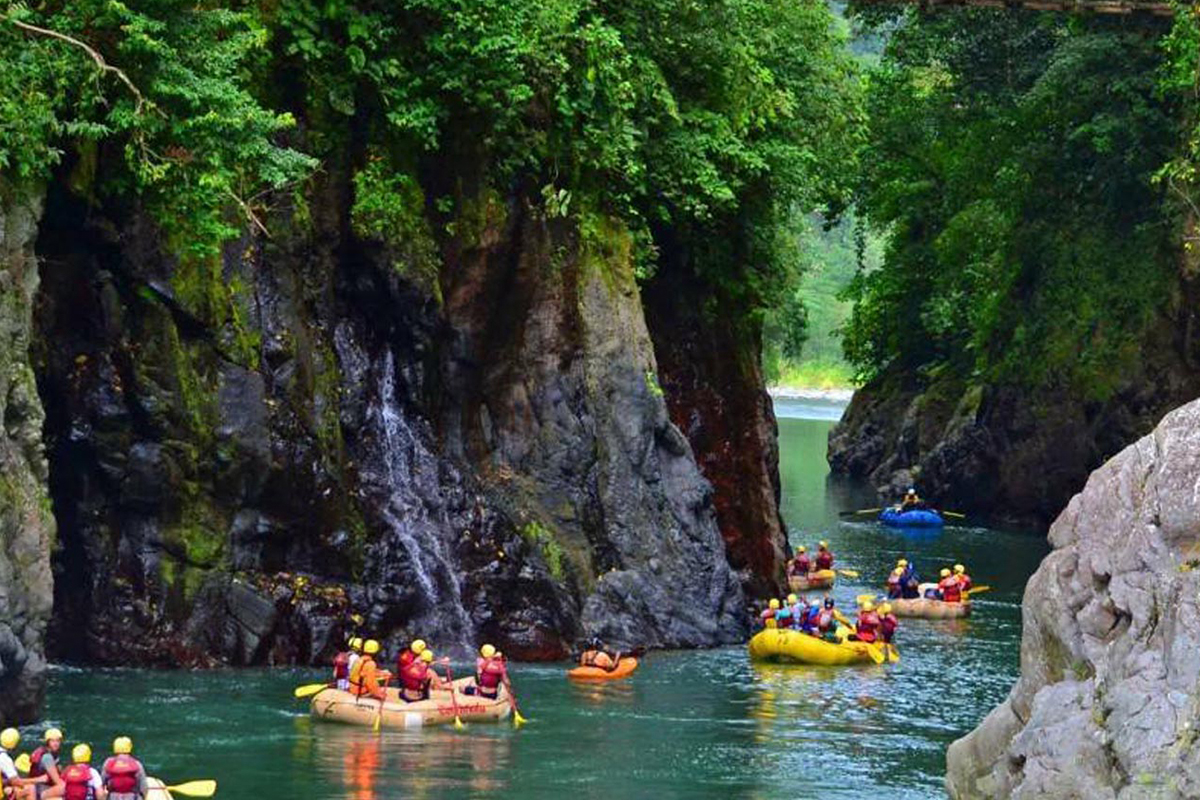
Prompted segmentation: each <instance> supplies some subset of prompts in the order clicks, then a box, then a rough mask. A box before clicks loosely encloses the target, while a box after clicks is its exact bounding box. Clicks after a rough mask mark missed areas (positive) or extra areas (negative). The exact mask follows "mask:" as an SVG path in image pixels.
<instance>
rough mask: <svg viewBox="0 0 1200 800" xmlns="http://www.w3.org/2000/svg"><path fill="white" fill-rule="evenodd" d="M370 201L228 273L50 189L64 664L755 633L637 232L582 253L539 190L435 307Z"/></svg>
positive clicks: (49, 289) (52, 423) (281, 218)
mask: <svg viewBox="0 0 1200 800" xmlns="http://www.w3.org/2000/svg"><path fill="white" fill-rule="evenodd" d="M348 186H349V181H348V179H347V178H346V177H345V175H344V174H341V173H339V172H338V171H337V170H336V169H334V170H331V173H330V175H329V176H328V178H327V180H324V181H322V182H320V184H319V185H318V186H317V187H316V188H315V189H314V190H313V196H312V197H310V198H309V201H310V205H309V209H308V216H307V218H306V221H305V223H304V225H300V224H297V223H296V220H295V217H294V215H292V214H291V212H290V209H289V208H288V207H287V206H286V204H281V206H280V207H279V208H278V209H277V212H276V214H275V216H274V218H272V219H271V220H269V224H270V228H271V230H272V237H271V238H270V239H267V238H266V237H265V236H261V235H257V234H253V233H247V234H246V236H245V237H244V238H243V239H241V240H239V241H236V242H233V243H231V244H230V245H229V246H228V247H227V248H226V250H225V254H224V258H223V260H222V261H221V263H220V265H219V267H217V268H215V269H214V268H211V267H204V266H201V265H196V264H191V263H187V262H179V261H177V260H175V259H173V258H170V257H168V256H166V255H164V254H163V252H162V249H161V247H160V246H159V242H160V240H161V236H160V234H159V233H158V232H157V231H156V230H155V229H154V227H153V226H152V225H150V224H149V223H148V222H147V221H146V220H145V219H144V218H143V217H142V216H141V215H140V214H138V213H136V211H135V212H133V213H130V214H127V215H124V216H114V217H112V218H107V217H103V216H100V215H98V214H97V213H96V211H95V210H94V209H87V208H86V207H85V205H84V204H83V203H82V202H80V201H79V200H77V199H75V198H73V197H71V196H70V195H69V194H68V193H67V192H66V191H65V189H62V188H61V187H60V188H59V189H58V190H57V191H55V192H53V193H52V194H51V196H50V200H49V204H48V212H47V214H46V220H45V222H44V223H43V225H42V229H41V232H40V237H39V242H38V247H39V250H40V251H41V255H42V256H43V258H44V265H46V266H44V267H43V277H44V284H43V287H42V290H41V292H40V294H39V301H38V314H37V331H38V342H37V344H36V346H35V348H34V349H35V355H36V359H35V361H36V365H37V373H38V384H39V389H40V392H41V395H42V397H43V398H44V402H45V405H46V408H47V424H46V436H47V442H48V447H49V454H50V487H51V493H52V496H53V498H54V510H55V513H56V515H57V518H58V520H59V525H60V541H61V543H62V547H61V548H60V550H59V551H58V553H57V555H56V557H55V561H54V570H55V574H56V576H57V578H58V581H57V584H56V585H57V587H58V588H57V593H56V598H55V600H56V614H55V622H54V626H53V628H52V631H51V634H50V643H51V649H52V652H53V653H54V654H55V655H56V656H57V657H60V658H65V659H69V660H76V661H82V662H88V663H102V664H145V665H196V666H204V665H209V664H217V663H231V664H251V663H289V662H302V663H306V662H318V661H321V660H324V659H326V658H328V657H329V656H330V655H331V654H332V652H333V650H334V649H335V648H336V647H337V646H338V645H339V644H340V643H341V641H343V640H344V638H345V636H347V635H348V634H349V633H350V632H351V631H354V630H359V629H361V630H363V631H368V632H370V633H371V634H373V635H376V636H378V637H379V638H381V639H384V640H385V643H386V646H387V647H388V648H395V647H396V646H398V645H399V644H400V643H401V642H403V641H406V640H407V639H408V638H410V637H412V636H415V635H421V636H423V637H425V638H427V639H429V640H431V641H432V642H433V643H434V644H435V646H437V647H439V648H441V649H446V648H451V649H454V648H465V647H467V646H470V645H473V644H475V643H477V642H478V641H480V640H489V641H493V642H494V643H495V644H496V645H497V646H499V647H501V648H502V649H504V650H505V651H506V653H507V654H508V655H509V656H510V657H514V658H534V659H545V658H558V657H561V656H563V655H564V654H566V653H567V652H568V651H569V649H570V648H571V647H572V645H573V644H574V643H575V642H576V641H577V640H578V639H579V638H580V637H582V636H584V635H587V634H592V633H599V634H601V635H604V636H607V637H610V638H611V639H612V640H613V642H614V644H617V645H623V646H630V645H635V644H645V645H650V646H685V647H687V646H704V645H711V644H716V643H720V642H725V641H732V640H734V639H735V638H737V637H739V636H740V635H741V634H742V632H743V626H744V624H745V623H744V614H743V600H742V593H741V588H740V586H739V584H738V581H737V580H736V578H735V577H734V574H733V572H732V571H731V570H730V568H729V565H728V562H727V561H726V559H725V550H724V544H723V542H722V539H721V536H720V533H719V530H718V528H717V524H716V518H715V516H714V510H713V502H712V489H711V487H710V485H709V484H708V482H707V481H705V480H704V478H703V477H702V476H701V474H700V472H699V470H698V469H697V468H696V464H695V461H694V459H693V456H692V452H691V449H690V447H689V445H688V442H687V440H686V439H685V438H684V437H683V435H682V434H681V433H680V432H679V430H678V429H676V428H675V426H674V425H673V424H672V423H671V420H670V418H669V415H668V413H667V408H666V404H665V402H664V400H663V398H662V395H661V392H659V391H656V389H657V387H656V385H655V383H654V381H653V376H654V374H655V372H656V369H657V367H656V365H655V362H654V353H653V350H652V348H651V346H650V341H649V337H648V334H647V333H646V328H645V322H644V320H643V316H642V310H641V304H640V298H639V296H638V291H637V287H636V284H635V282H634V280H633V277H632V266H631V262H630V253H629V248H628V241H627V234H625V233H624V232H623V231H621V230H619V229H618V228H616V227H613V228H612V229H611V230H608V229H605V230H606V235H605V236H604V237H602V243H601V244H600V245H595V246H593V245H589V246H586V247H585V246H584V245H583V244H581V242H580V240H579V237H578V235H577V232H576V231H575V230H574V228H573V226H572V225H570V224H567V223H566V222H565V221H559V222H558V223H556V224H550V223H548V222H547V221H546V220H545V219H543V218H541V217H540V216H538V215H537V214H536V213H534V212H532V211H531V210H530V207H529V206H527V205H526V204H525V203H524V202H523V201H522V200H520V199H519V198H507V199H505V198H498V197H494V196H491V195H485V196H484V198H483V199H479V198H474V197H463V198H459V203H460V206H462V207H463V208H468V209H469V210H470V211H471V214H472V216H471V219H470V220H466V221H464V222H463V223H462V225H461V226H460V230H461V231H462V232H461V233H459V234H458V235H457V236H454V237H446V238H444V239H443V240H441V241H439V243H438V248H439V250H438V253H439V256H438V260H439V263H440V268H439V269H440V272H441V277H440V278H439V279H438V280H437V283H438V284H440V285H438V286H431V285H430V283H429V281H428V279H427V277H422V276H423V275H425V272H426V271H427V270H426V271H423V267H422V265H419V264H416V263H412V262H411V260H405V259H406V258H407V257H406V256H403V255H400V256H398V255H397V254H396V253H394V252H392V251H390V250H389V249H388V248H387V247H384V246H382V245H379V244H378V243H372V242H363V241H359V240H358V239H357V238H356V237H355V236H354V234H353V233H352V232H351V231H350V230H349V229H348V223H347V220H346V217H345V214H344V209H345V208H347V207H348V202H349V200H348V197H347V193H348V192H349V188H348ZM481 207H482V208H483V211H482V212H479V209H480V208H481ZM463 213H464V214H466V212H463ZM467 222H470V223H471V225H470V228H469V229H468V225H467ZM447 227H449V226H441V228H447ZM50 264H52V265H53V268H50V267H49V266H48V265H50ZM425 266H427V265H425ZM206 269H207V270H208V271H207V272H206V271H205V270H206ZM0 644H2V643H0ZM0 657H3V653H2V652H0Z"/></svg>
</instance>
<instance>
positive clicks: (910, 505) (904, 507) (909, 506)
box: [900, 486, 929, 514]
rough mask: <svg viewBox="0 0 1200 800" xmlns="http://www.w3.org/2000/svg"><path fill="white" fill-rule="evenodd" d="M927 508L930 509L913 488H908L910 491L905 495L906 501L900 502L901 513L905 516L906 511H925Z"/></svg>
mask: <svg viewBox="0 0 1200 800" xmlns="http://www.w3.org/2000/svg"><path fill="white" fill-rule="evenodd" d="M927 508H929V504H928V503H926V502H925V501H924V500H922V499H921V496H920V495H919V494H917V490H916V489H915V488H914V487H912V486H910V487H908V491H907V492H905V493H904V499H903V500H901V501H900V513H901V514H903V513H904V512H905V511H924V510H925V509H927Z"/></svg>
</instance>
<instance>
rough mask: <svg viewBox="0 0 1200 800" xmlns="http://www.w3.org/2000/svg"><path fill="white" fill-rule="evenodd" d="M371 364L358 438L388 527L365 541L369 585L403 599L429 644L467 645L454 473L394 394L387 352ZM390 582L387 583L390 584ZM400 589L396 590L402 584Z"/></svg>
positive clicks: (386, 597)
mask: <svg viewBox="0 0 1200 800" xmlns="http://www.w3.org/2000/svg"><path fill="white" fill-rule="evenodd" d="M381 362H382V363H378V362H377V363H376V364H374V365H373V368H372V369H371V372H372V373H374V380H373V381H372V383H373V386H372V387H371V388H372V391H371V396H370V399H369V400H368V407H367V415H366V427H367V429H366V430H365V431H364V432H363V433H364V437H363V438H364V442H365V443H366V444H367V448H368V453H367V455H368V456H369V458H368V459H367V460H366V461H365V463H364V464H363V468H362V473H361V474H362V477H363V482H364V484H365V485H366V487H367V490H368V493H369V498H370V501H371V503H372V508H371V511H372V512H374V513H377V514H378V515H379V520H380V521H381V522H382V523H383V524H384V525H385V526H386V528H387V530H388V533H387V534H386V535H385V536H384V537H383V540H382V541H381V542H379V543H378V544H376V545H373V546H372V547H371V555H370V558H372V559H373V560H374V561H375V562H376V564H375V566H373V567H372V566H369V568H368V569H367V576H368V582H369V584H370V590H371V591H372V593H373V594H375V595H376V596H378V597H379V599H380V600H381V601H382V602H383V603H384V604H385V605H391V604H395V605H401V606H404V605H407V606H409V608H411V609H412V612H413V613H412V614H411V615H407V614H406V616H408V617H409V622H408V623H407V626H408V628H409V629H410V631H411V632H412V633H413V634H414V635H419V636H422V637H425V638H428V639H429V640H430V641H431V642H436V643H439V644H441V645H442V646H443V647H445V646H446V645H460V646H462V647H464V648H466V649H467V650H470V649H473V648H472V644H471V642H472V641H473V638H474V626H473V624H472V622H471V619H470V617H469V615H468V614H467V611H466V609H465V608H464V607H463V599H462V585H461V583H460V580H459V574H458V568H457V566H456V563H455V558H454V554H453V540H454V537H455V536H457V535H458V533H459V531H460V530H461V528H462V527H463V526H462V524H461V521H459V520H457V519H456V517H457V516H458V514H457V513H456V511H457V507H458V506H460V505H461V503H456V502H455V500H458V499H461V498H460V497H459V495H460V494H461V492H462V489H461V485H460V482H459V481H458V480H456V478H457V477H458V476H457V475H453V474H448V473H452V472H453V468H451V467H448V466H447V465H446V464H444V463H443V462H442V460H441V459H440V458H439V457H438V456H437V455H436V454H435V453H433V452H432V451H431V450H430V448H429V446H428V445H427V444H426V438H424V437H422V435H421V433H422V432H421V431H420V430H419V428H418V427H417V426H418V425H419V422H415V421H414V420H412V419H410V418H409V415H407V414H406V413H405V410H404V407H403V406H402V405H401V403H400V401H399V399H398V398H397V396H396V363H395V357H394V355H393V354H392V352H391V350H388V351H387V352H386V354H385V355H384V356H383V358H382V359H381ZM389 584H390V586H389ZM401 587H402V588H401Z"/></svg>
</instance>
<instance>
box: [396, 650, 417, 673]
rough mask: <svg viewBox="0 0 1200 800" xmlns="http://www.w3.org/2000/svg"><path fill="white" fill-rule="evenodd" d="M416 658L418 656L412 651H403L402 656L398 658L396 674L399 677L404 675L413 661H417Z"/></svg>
mask: <svg viewBox="0 0 1200 800" xmlns="http://www.w3.org/2000/svg"><path fill="white" fill-rule="evenodd" d="M416 658H417V654H416V653H414V652H413V651H412V650H409V649H405V650H401V651H400V655H398V656H396V674H397V675H401V674H403V673H404V668H405V667H407V666H408V665H409V664H411V663H412V662H413V661H415V660H416Z"/></svg>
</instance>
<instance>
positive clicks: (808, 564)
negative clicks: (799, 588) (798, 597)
mask: <svg viewBox="0 0 1200 800" xmlns="http://www.w3.org/2000/svg"><path fill="white" fill-rule="evenodd" d="M811 569H812V559H810V558H809V557H808V554H807V553H805V554H804V555H802V556H796V572H797V573H799V574H800V575H804V574H806V573H807V572H808V571H809V570H811Z"/></svg>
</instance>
